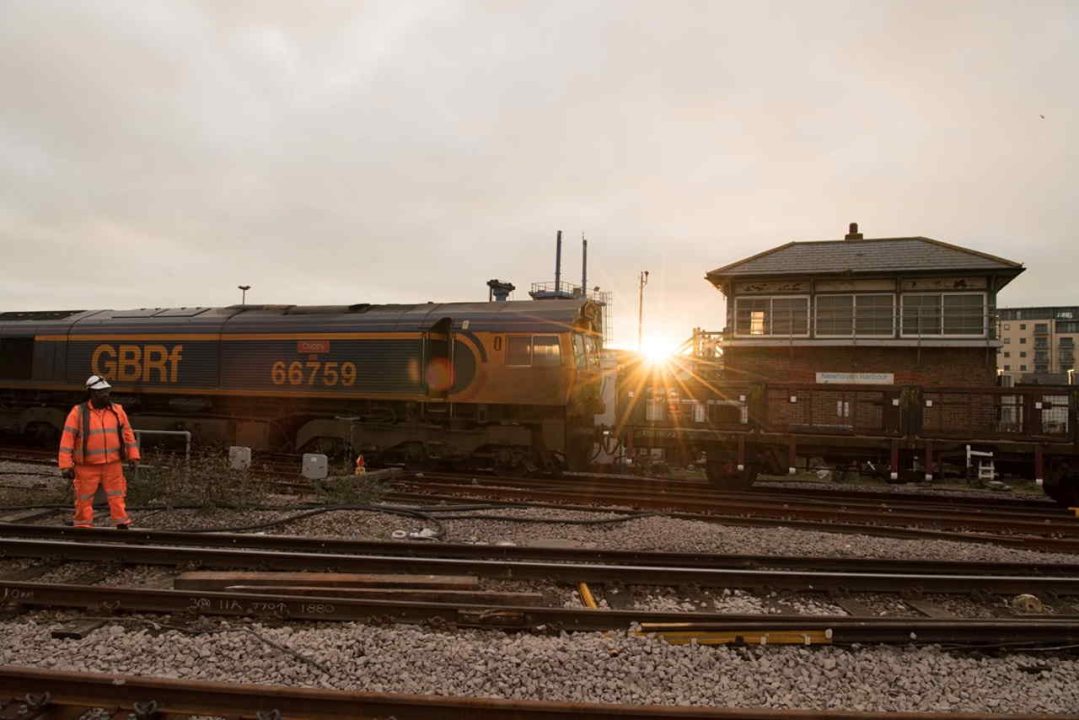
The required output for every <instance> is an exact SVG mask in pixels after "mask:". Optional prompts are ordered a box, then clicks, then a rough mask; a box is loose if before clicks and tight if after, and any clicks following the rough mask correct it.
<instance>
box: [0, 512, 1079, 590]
mask: <svg viewBox="0 0 1079 720" xmlns="http://www.w3.org/2000/svg"><path fill="white" fill-rule="evenodd" d="M2 537H9V538H22V539H35V540H77V541H79V542H82V543H89V542H105V543H113V544H124V545H168V546H186V547H212V548H232V549H238V548H244V549H249V550H272V551H276V552H285V553H289V552H301V553H332V554H335V555H391V556H394V557H399V558H458V559H475V560H501V561H524V560H533V561H546V562H552V563H567V562H569V563H597V564H601V565H644V566H649V567H672V568H673V567H679V568H748V569H766V568H773V569H784V570H818V571H830V572H863V573H864V572H877V573H912V574H931V575H1022V576H1037V577H1043V576H1054V577H1059V576H1071V577H1079V563H1019V562H1009V563H992V562H964V561H958V560H893V559H877V558H843V557H841V558H832V557H812V556H798V555H795V556H789V555H731V554H709V553H677V552H648V551H636V550H598V549H593V548H568V547H543V546H527V545H475V544H463V543H417V542H407V541H376V540H350V539H344V538H329V537H300V536H293V535H251V534H239V533H188V532H178V531H168V530H144V529H132V530H129V531H127V532H123V533H119V532H116V531H115V530H112V529H108V528H89V529H82V528H79V529H76V528H72V527H69V526H64V525H20V524H4V523H0V538H2Z"/></svg>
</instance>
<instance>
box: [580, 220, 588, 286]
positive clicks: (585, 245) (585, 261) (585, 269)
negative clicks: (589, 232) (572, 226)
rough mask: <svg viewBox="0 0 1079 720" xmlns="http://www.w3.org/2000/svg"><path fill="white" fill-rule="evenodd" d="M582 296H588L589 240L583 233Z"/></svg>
mask: <svg viewBox="0 0 1079 720" xmlns="http://www.w3.org/2000/svg"><path fill="white" fill-rule="evenodd" d="M581 297H582V298H586V297H588V240H587V239H586V238H585V236H584V233H581Z"/></svg>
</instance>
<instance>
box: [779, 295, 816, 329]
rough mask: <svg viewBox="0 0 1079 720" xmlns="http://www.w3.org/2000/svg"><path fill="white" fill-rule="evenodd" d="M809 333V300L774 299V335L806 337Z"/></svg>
mask: <svg viewBox="0 0 1079 720" xmlns="http://www.w3.org/2000/svg"><path fill="white" fill-rule="evenodd" d="M808 331H809V300H808V299H806V298H772V332H771V334H772V335H805V334H806V333H807V332H808Z"/></svg>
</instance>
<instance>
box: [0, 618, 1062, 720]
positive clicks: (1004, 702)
mask: <svg viewBox="0 0 1079 720" xmlns="http://www.w3.org/2000/svg"><path fill="white" fill-rule="evenodd" d="M54 626H55V623H48V622H43V623H41V624H36V623H34V622H5V623H0V636H2V637H4V638H5V639H6V640H7V642H5V643H3V644H2V645H0V664H5V663H12V664H23V665H36V666H41V667H47V668H54V669H61V670H84V671H94V672H118V673H136V674H147V675H156V676H164V677H182V678H192V679H214V680H225V681H233V682H255V681H258V682H264V683H274V684H288V685H302V686H311V687H328V688H337V689H353V690H363V691H373V692H393V693H419V694H430V695H462V696H482V697H497V698H507V699H539V700H566V701H583V702H606V703H644V704H680V705H712V706H718V707H724V706H730V707H770V708H794V707H801V708H811V709H826V708H844V709H850V710H862V711H876V712H881V711H937V712H940V711H960V710H961V711H969V712H986V711H993V712H1041V713H1057V714H1062V713H1069V712H1074V711H1075V709H1076V707H1079V660H1075V659H1062V658H1045V657H1041V656H1031V655H1021V654H1019V655H1010V656H1005V657H999V658H998V657H972V656H966V655H959V654H952V653H948V652H945V651H942V650H941V649H939V648H936V647H924V648H891V647H867V648H861V649H857V650H844V649H839V648H803V647H770V648H748V649H728V648H723V647H704V646H696V645H682V646H674V645H668V644H667V643H665V642H664V641H662V640H658V639H654V638H636V637H630V636H627V635H622V634H617V633H605V634H601V633H579V634H574V635H562V636H558V637H538V636H532V635H524V634H519V635H505V634H501V633H496V632H488V631H464V632H454V633H451V632H442V631H430V630H426V629H423V628H419V627H411V626H401V627H372V626H366V625H359V624H349V625H345V626H336V627H334V628H332V629H327V628H322V627H312V628H305V629H292V628H267V627H261V626H257V625H256V626H252V627H253V628H254V629H255V630H256V632H258V633H259V634H261V635H262V636H263V637H265V638H267V639H270V640H272V641H273V642H276V643H279V644H282V645H285V646H287V647H289V648H291V649H292V650H294V651H297V652H301V653H303V654H304V655H305V656H307V657H310V658H312V659H314V660H316V661H317V662H319V663H321V664H322V665H323V667H325V668H326V669H327V670H328V671H329V672H323V671H322V670H320V669H318V668H316V667H312V666H311V665H308V664H306V663H304V662H303V661H301V660H299V659H297V658H295V657H293V656H290V655H287V654H284V653H282V652H281V651H279V650H275V649H273V648H271V647H269V646H267V645H264V644H262V643H261V642H260V641H259V640H258V639H257V638H256V637H255V636H253V635H251V634H250V633H248V632H245V631H244V630H242V629H240V628H238V627H237V626H235V625H229V624H226V623H222V624H220V625H219V626H218V627H219V628H220V631H219V632H216V633H214V634H212V635H206V636H202V637H191V636H188V635H185V634H181V633H178V632H175V631H170V632H166V633H164V634H157V633H154V632H150V631H147V630H144V629H130V630H127V629H124V628H123V627H121V626H119V625H111V626H107V627H105V628H102V629H100V630H98V631H96V632H94V633H92V634H91V635H90V636H89V637H87V638H85V639H83V640H54V639H52V638H50V637H49V631H50V630H51V628H52V627H54Z"/></svg>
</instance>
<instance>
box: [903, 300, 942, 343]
mask: <svg viewBox="0 0 1079 720" xmlns="http://www.w3.org/2000/svg"><path fill="white" fill-rule="evenodd" d="M903 334H904V335H940V295H935V294H934V295H904V296H903Z"/></svg>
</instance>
